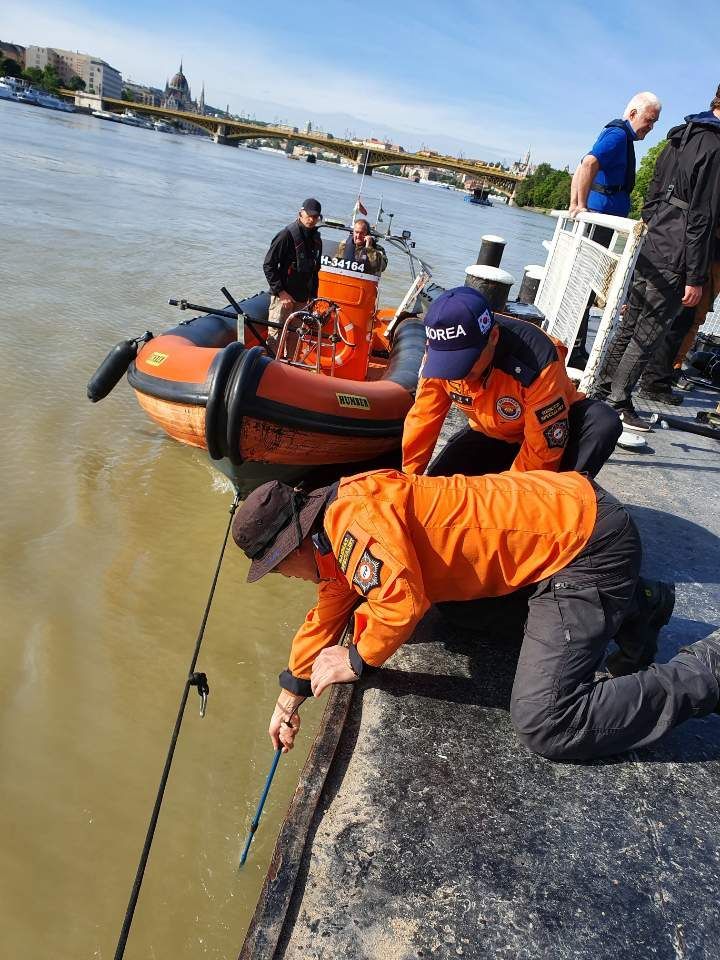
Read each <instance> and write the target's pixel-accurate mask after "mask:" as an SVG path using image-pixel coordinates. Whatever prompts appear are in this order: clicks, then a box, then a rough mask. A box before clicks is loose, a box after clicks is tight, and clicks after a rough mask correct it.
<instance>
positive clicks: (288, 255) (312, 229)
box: [263, 197, 322, 323]
mask: <svg viewBox="0 0 720 960" xmlns="http://www.w3.org/2000/svg"><path fill="white" fill-rule="evenodd" d="M321 217H322V207H321V206H320V203H319V202H318V201H317V200H315V199H314V198H313V197H310V198H309V199H307V200H306V201H305V202H304V203H303V205H302V208H301V209H300V212H299V213H298V217H297V220H294V221H293V222H292V223H289V224H288V225H287V226H286V227H283V229H282V230H281V231H280V232H279V233H278V234H276V235H275V236H274V237H273V239H272V243H271V244H270V249H269V250H268V252H267V254H266V256H265V262H264V263H263V270H264V271H265V276H266V278H267V282H268V283H269V284H270V312H269V314H268V319H269V320H270V321H273V322H275V323H284V322H285V320H286V318H287V317H288V316H289V315H290V314H291V313H294V312H295V311H296V310H301V309H302V308H303V307H304V306H305V305H306V304H307V303H308V301H309V300H312V299H313V298H314V297H316V296H317V290H318V272H319V270H320V257H321V254H322V240H321V239H320V232H319V230H318V229H317V227H318V223H319V222H320V220H321Z"/></svg>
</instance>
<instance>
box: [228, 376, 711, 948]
mask: <svg viewBox="0 0 720 960" xmlns="http://www.w3.org/2000/svg"><path fill="white" fill-rule="evenodd" d="M717 400H718V395H717V394H715V393H710V392H702V391H698V392H696V393H694V394H692V395H691V396H690V397H689V398H688V399H687V400H686V405H685V406H684V407H683V408H682V411H681V412H682V415H683V416H686V417H688V418H692V417H694V413H695V411H696V410H698V409H710V408H713V407H714V406H715V404H716V403H717ZM653 409H654V411H657V412H660V411H661V410H662V408H660V407H658V406H657V405H654V406H653ZM673 413H674V414H677V410H674V411H673ZM648 441H649V445H650V449H651V451H652V453H651V455H643V454H630V453H627V452H625V451H622V450H620V449H618V451H617V452H616V453H615V454H614V455H613V457H612V458H611V460H610V461H609V463H608V464H607V465H606V466H605V467H604V469H603V471H602V473H601V476H600V482H601V483H602V484H603V486H605V487H606V488H607V489H609V490H610V491H612V492H613V493H614V494H615V495H616V496H618V497H619V498H620V499H622V500H623V501H624V502H626V503H627V504H628V506H629V509H630V511H631V513H632V514H633V516H634V518H635V520H636V522H637V523H638V525H639V527H640V530H641V533H642V536H643V544H644V548H645V560H644V565H643V572H644V573H645V574H646V575H647V576H649V577H653V578H659V579H675V580H676V581H677V603H676V607H675V611H674V615H673V617H672V619H671V621H670V623H669V625H668V626H667V627H666V628H665V629H664V630H663V632H662V634H661V646H660V654H659V659H660V660H667V659H669V658H670V657H672V656H673V655H674V654H675V652H676V651H677V650H678V648H679V647H680V646H682V645H683V644H685V643H688V642H692V641H694V640H697V639H700V638H701V637H703V636H707V635H708V634H709V633H711V632H713V631H714V630H715V629H716V625H717V624H718V623H719V622H720V593H719V591H718V587H717V584H718V577H719V575H718V571H720V549H719V545H720V539H719V538H720V510H719V509H718V506H719V504H718V493H717V474H718V466H717V464H718V458H717V442H716V441H715V440H712V439H707V438H703V437H699V436H695V435H691V434H688V433H681V432H678V431H669V430H668V431H665V430H661V429H656V430H655V431H654V432H653V433H652V434H650V436H649V438H648ZM519 642H520V632H519V631H518V630H516V631H515V634H514V636H509V637H506V638H505V639H500V638H498V637H497V636H477V635H474V634H473V633H472V632H471V631H470V630H469V629H468V627H467V626H458V625H457V624H452V623H449V622H448V621H447V620H445V619H444V618H443V617H442V616H441V615H440V614H439V612H438V611H437V610H435V609H434V610H432V611H431V612H430V613H429V614H428V615H427V616H426V618H425V619H424V620H423V622H422V624H421V625H420V627H419V628H418V630H417V631H416V633H415V635H414V637H413V638H412V641H411V642H410V643H408V644H406V645H405V646H403V647H401V648H400V650H399V651H398V652H397V653H396V654H395V656H394V657H393V658H392V659H391V660H390V661H388V663H387V664H386V666H385V667H384V668H383V669H382V670H380V671H378V672H377V673H376V674H374V675H373V676H371V677H369V678H368V679H367V680H365V681H363V682H362V683H360V684H358V685H357V686H354V687H350V688H347V687H345V688H337V690H336V692H335V693H334V694H333V696H332V697H331V700H330V702H329V705H328V708H327V711H326V719H325V721H324V723H323V726H322V728H321V734H320V735H319V738H318V740H317V741H316V744H315V747H314V750H313V753H312V754H311V760H310V762H309V764H308V766H307V767H306V769H305V771H304V773H303V778H302V779H301V783H300V787H299V792H298V794H296V797H298V796H301V795H302V797H301V799H302V803H301V807H302V811H303V813H302V817H300V818H298V817H297V812H298V811H297V809H296V810H294V811H293V817H291V818H289V819H288V820H286V822H285V824H284V826H283V829H282V831H281V834H280V837H279V841H278V845H277V847H276V851H275V855H274V858H273V861H272V865H271V870H270V872H269V873H268V877H267V879H266V882H265V887H264V889H263V894H262V896H261V899H260V902H259V904H258V908H257V911H256V914H255V917H254V919H253V923H252V925H251V927H250V931H249V933H248V938H247V940H246V942H245V945H244V948H243V950H242V953H241V955H240V956H241V958H242V960H249V958H250V957H252V958H254V960H266V958H267V960H270V958H273V960H279V958H283V960H300V958H303V960H306V958H313V960H331V958H332V960H334V958H337V957H352V958H353V960H366V958H367V960H376V958H378V957H384V958H388V960H409V958H416V957H430V956H434V957H443V958H444V957H455V956H464V957H472V958H478V960H480V958H482V960H485V958H488V957H492V958H502V960H517V958H518V957H523V958H547V957H552V958H553V960H556V958H568V960H569V958H586V957H594V958H608V960H609V958H625V957H627V958H633V960H634V958H637V957H656V958H666V960H678V958H690V957H701V956H708V957H709V956H712V955H715V952H716V951H715V944H716V943H717V939H718V935H719V934H720V910H719V909H718V901H719V899H720V877H719V876H718V871H717V867H716V865H717V861H718V859H719V858H720V829H718V826H717V824H718V815H719V814H720V800H718V795H717V790H716V784H717V778H718V775H719V774H720V720H719V719H718V717H716V716H710V717H707V718H704V719H698V720H691V721H689V722H687V723H686V724H684V725H683V726H681V727H678V728H677V729H675V730H674V731H672V732H671V733H670V734H669V735H668V736H667V737H666V738H665V739H664V740H662V741H660V742H659V743H658V744H656V745H655V746H653V747H651V748H647V749H644V750H639V751H634V752H632V753H631V754H628V755H627V756H624V757H620V758H613V759H609V760H603V761H597V762H594V763H588V764H580V763H577V764H569V763H568V764H560V763H552V762H549V761H546V760H543V759H542V758H540V757H537V756H534V755H532V754H530V753H528V751H527V750H525V749H524V748H523V747H522V746H521V745H520V744H519V742H518V741H517V739H516V737H515V735H514V732H513V730H512V726H511V723H510V717H509V713H508V707H509V700H510V690H511V686H512V679H513V675H514V668H515V662H516V659H517V655H518V651H519ZM346 699H347V700H350V701H351V702H350V703H349V704H346V703H345V702H344V701H345V700H346ZM345 709H347V711H348V715H347V721H346V722H345V724H344V726H343V727H342V732H341V733H340V732H339V731H340V725H341V724H342V718H343V714H344V711H345ZM336 739H339V742H338V746H337V750H335V751H334V754H333V755H332V759H331V760H330V759H329V758H328V752H332V748H333V742H334V740H336ZM325 774H327V775H325ZM323 781H324V782H323Z"/></svg>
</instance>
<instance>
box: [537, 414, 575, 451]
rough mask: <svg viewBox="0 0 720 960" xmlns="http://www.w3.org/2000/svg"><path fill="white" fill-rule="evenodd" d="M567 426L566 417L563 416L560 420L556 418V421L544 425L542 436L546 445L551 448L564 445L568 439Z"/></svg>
mask: <svg viewBox="0 0 720 960" xmlns="http://www.w3.org/2000/svg"><path fill="white" fill-rule="evenodd" d="M568 432H569V426H568V421H567V417H564V418H563V419H562V420H558V421H557V422H556V423H551V424H550V426H549V427H545V429H544V430H543V436H544V437H545V440H546V441H547V445H548V447H549V448H550V449H551V450H552V449H553V447H564V446H565V445H566V443H567V439H568Z"/></svg>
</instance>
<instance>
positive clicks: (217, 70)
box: [0, 0, 720, 170]
mask: <svg viewBox="0 0 720 960" xmlns="http://www.w3.org/2000/svg"><path fill="white" fill-rule="evenodd" d="M717 9H718V7H717V0H688V2H686V3H685V4H683V5H678V4H677V3H676V2H673V3H671V2H669V0H605V2H604V3H603V4H599V3H593V4H590V3H579V2H575V3H573V2H568V0H550V2H548V0H535V2H533V0H503V2H497V0H496V2H494V3H490V2H480V0H446V2H445V3H442V2H440V3H439V2H430V0H411V2H407V0H395V2H393V3H382V2H379V0H370V2H365V3H361V2H358V0H355V2H354V3H350V2H347V0H332V2H326V0H304V2H303V0H272V2H265V3H261V2H248V0H233V2H229V0H202V2H201V0H196V2H188V0H123V2H122V3H118V2H117V0H115V2H112V3H110V2H107V0H93V2H84V0H65V2H62V3H53V2H40V3H35V2H33V0H1V2H0V40H3V41H5V42H9V43H20V44H22V45H23V46H28V45H30V44H35V45H37V46H51V47H52V46H54V47H62V48H65V49H74V50H79V51H80V52H82V53H89V54H92V55H94V56H99V57H101V58H102V59H104V60H106V61H107V62H108V63H110V64H111V65H112V66H113V67H115V68H116V69H118V70H120V72H121V73H122V75H123V77H124V78H126V79H130V80H133V81H134V82H136V83H144V84H148V85H152V86H158V87H162V86H164V84H165V81H166V80H167V78H168V77H170V76H172V75H173V74H174V73H175V71H176V70H177V68H178V65H179V62H180V60H181V59H182V61H183V71H184V73H185V76H186V77H187V79H188V81H189V83H190V86H191V88H192V93H193V96H199V94H200V88H201V86H202V84H203V83H204V84H205V99H206V102H207V103H209V104H212V105H213V106H215V107H220V108H224V107H225V106H226V105H227V104H229V106H230V111H231V112H232V113H242V114H244V115H246V116H253V115H254V116H256V117H257V118H258V119H262V120H267V121H269V122H273V121H275V122H288V123H292V124H293V125H304V124H305V123H306V122H307V121H308V120H311V121H312V122H313V125H314V126H319V127H321V128H322V129H324V130H326V131H328V132H331V133H333V134H335V135H336V136H344V135H347V134H348V133H349V132H352V133H354V134H355V135H357V136H361V137H370V136H374V137H377V138H379V139H384V138H386V137H387V138H389V139H390V140H392V141H393V142H395V143H400V144H402V145H403V146H405V147H406V149H412V150H416V149H420V148H421V147H422V146H426V147H428V148H430V149H435V150H438V151H439V152H441V153H447V154H450V155H453V156H458V155H460V154H462V155H463V156H466V157H475V158H478V159H484V160H489V161H496V160H501V161H505V162H512V161H513V160H516V159H519V158H520V157H522V156H523V155H524V154H525V151H526V150H527V149H528V147H530V149H531V151H532V158H533V162H535V163H540V162H543V161H546V162H548V163H551V164H553V165H554V166H557V167H565V166H569V168H570V169H571V170H573V169H574V168H575V166H576V164H577V162H578V161H579V159H580V158H581V157H582V156H583V155H584V154H585V153H586V152H587V151H588V150H589V148H590V147H591V146H592V143H593V142H594V140H595V138H596V136H597V134H598V132H599V131H600V129H601V128H602V127H603V126H604V124H605V123H607V121H608V120H611V119H612V118H613V117H617V116H621V115H622V111H623V109H624V107H625V104H626V103H627V101H628V100H629V99H630V97H631V96H632V95H633V94H634V93H637V92H638V91H640V90H651V91H652V92H654V93H656V94H657V95H658V96H659V97H660V99H661V100H662V102H663V113H662V116H661V118H660V121H659V123H658V125H657V127H656V130H655V131H654V132H653V133H651V134H650V135H649V136H648V137H647V139H646V140H645V141H644V143H643V144H642V145H640V144H639V145H638V147H639V149H638V155H639V156H642V155H643V153H644V152H645V150H647V149H648V148H649V147H651V146H652V145H653V144H654V143H656V142H657V141H658V139H660V137H661V136H662V135H664V133H665V132H666V131H667V130H668V129H669V127H671V126H673V125H674V124H675V123H678V122H679V121H681V120H682V118H683V116H685V115H686V114H688V113H696V112H698V111H700V110H706V109H707V107H708V104H709V102H710V100H711V99H712V97H713V95H714V93H715V90H716V87H717V86H718V83H720V65H718V59H719V58H718V33H717V22H718V17H717ZM1 135H2V132H1V131H0V136H1Z"/></svg>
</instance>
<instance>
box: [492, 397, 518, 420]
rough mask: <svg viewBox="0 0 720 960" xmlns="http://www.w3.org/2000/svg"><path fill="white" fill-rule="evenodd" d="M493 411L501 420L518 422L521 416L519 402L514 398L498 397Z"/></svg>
mask: <svg viewBox="0 0 720 960" xmlns="http://www.w3.org/2000/svg"><path fill="white" fill-rule="evenodd" d="M495 409H496V410H497V412H498V413H499V414H500V416H501V417H502V418H503V420H519V419H520V417H521V416H522V407H521V406H520V401H519V400H516V399H515V397H499V398H498V400H497V402H496V404H495Z"/></svg>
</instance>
